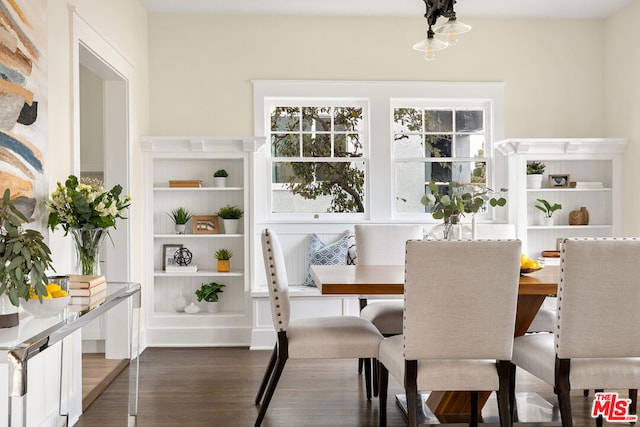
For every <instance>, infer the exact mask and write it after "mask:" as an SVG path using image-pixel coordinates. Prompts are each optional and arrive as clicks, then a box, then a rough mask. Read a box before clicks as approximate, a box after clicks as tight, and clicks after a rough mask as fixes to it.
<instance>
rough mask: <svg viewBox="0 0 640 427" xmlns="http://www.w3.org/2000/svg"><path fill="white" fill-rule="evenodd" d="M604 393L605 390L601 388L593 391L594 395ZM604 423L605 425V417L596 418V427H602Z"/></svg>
mask: <svg viewBox="0 0 640 427" xmlns="http://www.w3.org/2000/svg"><path fill="white" fill-rule="evenodd" d="M603 391H604V389H601V388H597V389H595V390H593V393H594V394H596V393H602V392H603ZM602 423H603V417H602V415H598V417H597V418H596V427H602Z"/></svg>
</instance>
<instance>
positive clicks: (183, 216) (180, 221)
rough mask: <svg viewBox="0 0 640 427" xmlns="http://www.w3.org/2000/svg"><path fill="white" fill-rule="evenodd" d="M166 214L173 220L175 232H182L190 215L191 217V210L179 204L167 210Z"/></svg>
mask: <svg viewBox="0 0 640 427" xmlns="http://www.w3.org/2000/svg"><path fill="white" fill-rule="evenodd" d="M168 215H169V216H170V217H171V219H172V220H173V223H174V225H175V230H176V233H178V234H184V231H185V229H186V224H187V222H188V221H189V220H190V219H191V217H193V212H191V211H190V210H189V209H186V208H183V207H182V206H180V207H178V208H175V209H171V212H169V213H168Z"/></svg>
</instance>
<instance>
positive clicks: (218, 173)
mask: <svg viewBox="0 0 640 427" xmlns="http://www.w3.org/2000/svg"><path fill="white" fill-rule="evenodd" d="M213 176H214V178H226V177H228V176H229V174H228V173H227V171H226V170H224V169H218V170H217V171H215V172H214V173H213Z"/></svg>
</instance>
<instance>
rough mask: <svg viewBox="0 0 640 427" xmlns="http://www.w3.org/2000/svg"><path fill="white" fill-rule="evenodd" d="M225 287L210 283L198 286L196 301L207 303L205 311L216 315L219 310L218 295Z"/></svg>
mask: <svg viewBox="0 0 640 427" xmlns="http://www.w3.org/2000/svg"><path fill="white" fill-rule="evenodd" d="M225 286H226V285H223V284H222V283H216V282H210V283H203V284H202V285H200V289H197V290H196V297H197V298H198V301H206V302H208V303H209V304H207V311H208V312H209V313H216V312H217V311H218V310H219V303H220V302H219V299H220V296H219V295H218V294H219V293H221V292H222V288H224V287H225Z"/></svg>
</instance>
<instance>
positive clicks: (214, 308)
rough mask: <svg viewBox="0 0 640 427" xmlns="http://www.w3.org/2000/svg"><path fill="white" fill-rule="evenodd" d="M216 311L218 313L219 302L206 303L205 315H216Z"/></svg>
mask: <svg viewBox="0 0 640 427" xmlns="http://www.w3.org/2000/svg"><path fill="white" fill-rule="evenodd" d="M218 311H220V301H216V302H208V303H207V313H217V312H218Z"/></svg>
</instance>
